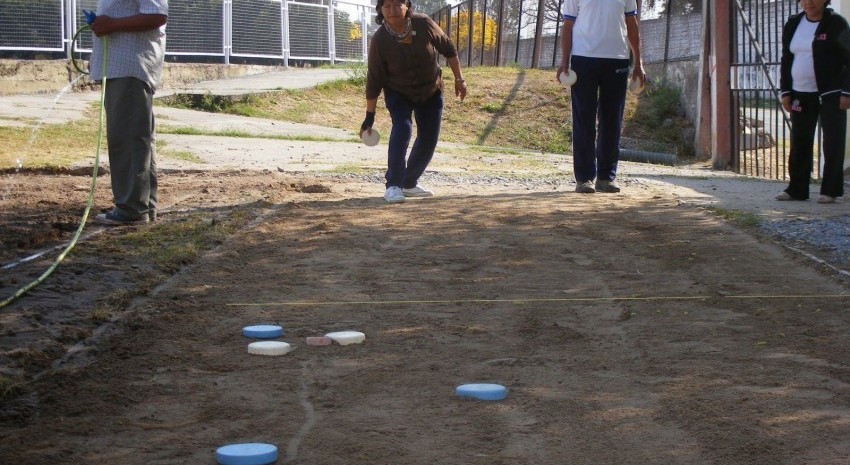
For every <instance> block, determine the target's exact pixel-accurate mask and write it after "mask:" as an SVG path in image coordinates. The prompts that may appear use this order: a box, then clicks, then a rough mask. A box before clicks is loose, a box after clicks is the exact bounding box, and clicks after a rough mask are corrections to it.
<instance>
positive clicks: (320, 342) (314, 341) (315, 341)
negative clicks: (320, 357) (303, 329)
mask: <svg viewBox="0 0 850 465" xmlns="http://www.w3.org/2000/svg"><path fill="white" fill-rule="evenodd" d="M332 342H333V339H331V338H329V337H327V336H310V337H308V338H307V345H308V346H329V345H331V343H332Z"/></svg>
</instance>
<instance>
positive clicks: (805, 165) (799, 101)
mask: <svg viewBox="0 0 850 465" xmlns="http://www.w3.org/2000/svg"><path fill="white" fill-rule="evenodd" d="M840 97H841V93H840V92H833V93H831V94H828V95H825V96H823V97H820V96H819V95H818V94H817V93H807V92H794V93H792V95H791V101H792V104H791V106H792V108H791V154H790V155H789V156H788V174H789V175H790V177H791V181H790V183H789V184H788V188H787V189H785V192H787V193H788V195H790V196H791V197H794V198H795V199H800V200H805V199H808V198H809V182H810V181H811V174H812V169H813V164H814V145H815V133H816V131H817V123H818V118H820V123H821V129H822V130H823V141H822V147H823V157H824V164H823V177H822V179H821V186H820V193H821V195H828V196H830V197H841V196H843V195H844V139H845V137H846V132H847V113H846V112H845V111H844V110H842V109H841V108H840V107H839V100H840Z"/></svg>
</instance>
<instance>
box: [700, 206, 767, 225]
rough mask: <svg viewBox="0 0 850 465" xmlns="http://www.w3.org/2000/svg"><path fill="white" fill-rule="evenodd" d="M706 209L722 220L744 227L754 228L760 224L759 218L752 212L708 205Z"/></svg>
mask: <svg viewBox="0 0 850 465" xmlns="http://www.w3.org/2000/svg"><path fill="white" fill-rule="evenodd" d="M708 211H710V212H712V213H714V214H715V215H717V216H719V217H720V218H723V220H725V221H728V222H730V223H732V224H735V225H736V226H742V227H746V228H755V227H758V226H759V224H761V219H760V218H759V217H758V216H757V215H755V214H753V213H747V212H741V211H737V210H726V209H724V208H716V207H709V208H708Z"/></svg>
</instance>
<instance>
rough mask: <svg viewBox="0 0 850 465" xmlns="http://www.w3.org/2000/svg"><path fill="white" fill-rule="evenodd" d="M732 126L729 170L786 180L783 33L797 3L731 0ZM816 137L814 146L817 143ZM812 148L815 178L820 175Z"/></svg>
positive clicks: (787, 131)
mask: <svg viewBox="0 0 850 465" xmlns="http://www.w3.org/2000/svg"><path fill="white" fill-rule="evenodd" d="M732 10H733V11H732V12H733V14H734V24H733V25H730V29H731V34H733V36H732V37H733V38H734V40H733V41H732V47H733V48H732V60H731V65H732V73H731V78H732V79H731V87H732V88H731V95H730V97H731V99H732V114H733V115H735V116H734V117H733V118H732V121H731V122H730V123H731V125H732V134H736V135H737V137H733V139H732V144H733V150H732V153H733V157H734V158H733V162H732V165H733V169H734V170H735V171H737V172H739V173H742V174H747V175H750V176H759V177H765V178H773V179H786V178H787V176H788V169H787V160H788V153H789V151H790V128H791V126H790V120H789V117H788V115H787V114H786V113H785V111H784V110H783V109H782V105H781V104H780V100H779V63H780V60H781V58H782V28H783V25H784V24H785V21H786V20H787V19H788V17H789V16H790V15H792V14H794V13H797V12H798V11H799V4H798V3H797V1H796V0H764V1H751V0H733V1H732ZM819 140H820V137H818V138H817V139H816V141H815V143H816V144H818V145H820V144H819ZM819 152H820V150H819V147H815V149H814V155H815V160H813V166H814V167H816V169H815V170H814V173H813V176H814V177H818V174H819V172H820V166H821V163H820V156H819Z"/></svg>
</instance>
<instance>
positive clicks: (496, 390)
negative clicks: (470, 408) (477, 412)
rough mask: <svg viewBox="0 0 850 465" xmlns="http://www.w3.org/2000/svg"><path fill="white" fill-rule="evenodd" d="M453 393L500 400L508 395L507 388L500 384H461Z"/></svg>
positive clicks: (460, 395)
mask: <svg viewBox="0 0 850 465" xmlns="http://www.w3.org/2000/svg"><path fill="white" fill-rule="evenodd" d="M455 394H457V396H458V397H471V398H473V399H478V400H502V399H504V398H505V397H507V396H508V390H507V389H506V388H505V387H504V386H502V385H501V384H461V385H460V386H458V387H457V389H455Z"/></svg>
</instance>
